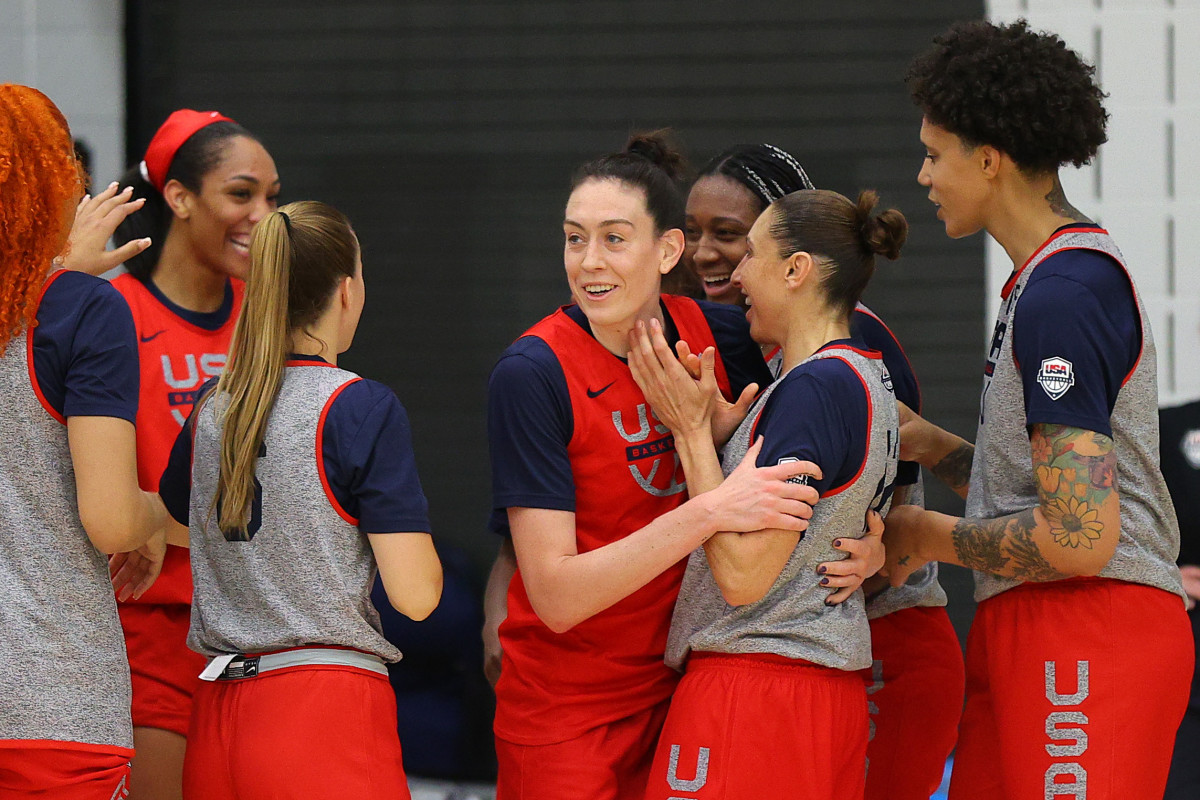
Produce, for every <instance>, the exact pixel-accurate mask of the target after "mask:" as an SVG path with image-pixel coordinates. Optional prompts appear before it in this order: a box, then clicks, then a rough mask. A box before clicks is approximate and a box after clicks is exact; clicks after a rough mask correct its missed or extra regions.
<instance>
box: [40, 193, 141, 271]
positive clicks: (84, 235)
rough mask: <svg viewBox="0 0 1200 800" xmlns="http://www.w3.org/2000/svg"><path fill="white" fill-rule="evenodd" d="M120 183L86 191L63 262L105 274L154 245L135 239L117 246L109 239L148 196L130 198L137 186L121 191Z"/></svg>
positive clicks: (61, 258)
mask: <svg viewBox="0 0 1200 800" xmlns="http://www.w3.org/2000/svg"><path fill="white" fill-rule="evenodd" d="M118 186H119V184H117V183H115V182H114V183H111V184H109V186H108V188H107V189H105V190H104V191H103V192H101V193H100V194H98V195H96V196H95V197H90V196H88V195H84V197H83V199H82V200H80V201H79V205H78V206H77V207H76V208H75V224H74V225H72V226H71V235H70V237H69V238H68V239H67V246H66V248H65V249H64V250H63V252H62V254H61V255H60V256H59V257H58V258H57V259H56V260H57V261H58V262H59V263H61V264H62V266H64V267H66V268H67V269H70V270H75V271H76V272H86V273H87V274H89V275H103V274H104V273H105V272H108V271H109V270H111V269H115V268H116V267H119V266H120V265H122V264H124V263H125V262H126V261H128V260H129V259H131V258H133V257H134V256H136V255H137V254H138V253H140V252H142V251H143V250H145V249H146V248H147V247H149V246H150V240H149V239H134V240H133V241H132V242H127V243H126V244H123V245H121V246H120V247H118V248H116V249H115V250H109V249H108V241H109V239H111V238H112V235H113V233H115V232H116V230H117V228H118V227H119V226H120V224H121V223H122V222H124V221H125V218H126V217H128V216H129V215H130V214H132V213H134V212H135V211H137V210H138V209H140V208H141V207H142V206H143V205H144V204H145V200H143V199H142V198H138V199H136V200H130V199H129V198H130V197H132V196H133V188H132V187H127V188H126V189H124V190H123V191H121V192H118V191H117V187H118Z"/></svg>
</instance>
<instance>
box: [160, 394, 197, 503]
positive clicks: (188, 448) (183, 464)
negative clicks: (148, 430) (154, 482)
mask: <svg viewBox="0 0 1200 800" xmlns="http://www.w3.org/2000/svg"><path fill="white" fill-rule="evenodd" d="M158 496H159V497H161V498H162V501H163V505H165V506H166V507H167V513H168V514H170V515H171V517H172V518H173V519H174V520H175V521H176V522H178V523H179V524H180V525H187V524H188V517H189V516H190V509H191V502H192V418H191V416H189V417H188V418H187V422H186V423H184V426H183V427H182V428H180V429H179V435H178V436H176V437H175V444H173V445H171V454H170V455H169V456H168V457H167V466H166V468H165V469H163V474H162V477H161V478H160V479H159V481H158Z"/></svg>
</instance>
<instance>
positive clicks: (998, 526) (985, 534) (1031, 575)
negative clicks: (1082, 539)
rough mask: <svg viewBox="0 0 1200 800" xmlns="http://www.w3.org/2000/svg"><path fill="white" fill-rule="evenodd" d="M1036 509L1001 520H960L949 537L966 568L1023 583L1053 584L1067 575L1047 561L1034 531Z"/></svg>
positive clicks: (1001, 518)
mask: <svg viewBox="0 0 1200 800" xmlns="http://www.w3.org/2000/svg"><path fill="white" fill-rule="evenodd" d="M1036 527H1037V518H1036V517H1035V516H1034V514H1033V509H1032V508H1031V509H1028V510H1026V511H1021V512H1019V513H1017V514H1012V515H1010V516H1007V517H1000V518H998V519H983V520H980V519H970V518H965V519H961V520H959V522H958V524H957V525H955V526H954V530H953V531H952V532H951V534H950V536H951V538H952V539H953V541H954V552H955V553H956V554H957V555H958V559H959V562H960V563H962V565H963V566H964V567H970V568H971V569H977V570H979V571H981V572H988V573H991V574H993V575H1003V576H1005V577H1009V578H1016V579H1017V580H1022V581H1054V580H1058V579H1060V578H1065V577H1066V575H1065V574H1063V573H1061V572H1059V571H1058V570H1056V569H1055V568H1054V567H1052V566H1051V565H1050V563H1049V562H1048V561H1046V557H1045V556H1043V555H1042V551H1041V550H1039V549H1038V546H1037V543H1036V542H1034V541H1033V529H1034V528H1036Z"/></svg>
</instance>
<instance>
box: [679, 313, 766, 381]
mask: <svg viewBox="0 0 1200 800" xmlns="http://www.w3.org/2000/svg"><path fill="white" fill-rule="evenodd" d="M697 303H698V304H699V306H700V310H701V311H703V312H704V319H705V320H706V321H707V322H708V327H709V330H711V331H712V334H713V339H714V340H715V341H716V343H717V352H718V353H720V354H721V361H723V362H724V363H725V374H726V375H727V376H728V377H729V388H730V391H731V392H732V398H731V399H733V400H736V399H737V398H738V395H740V394H741V393H742V390H743V389H745V388H746V387H747V386H749V385H750V384H752V383H757V384H758V388H759V390H762V389H766V388H767V387H768V386H770V385H771V382H772V380H774V379H773V378H772V377H771V371H770V370H769V369H767V362H766V361H765V360H764V359H763V354H762V348H761V347H759V345H758V342H756V341H754V340H753V339H751V338H750V323H748V322H746V312H745V311H743V310H742V309H741V308H740V307H739V306H734V305H725V304H722V303H711V302H707V301H703V300H699V301H697Z"/></svg>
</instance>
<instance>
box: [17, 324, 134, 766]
mask: <svg viewBox="0 0 1200 800" xmlns="http://www.w3.org/2000/svg"><path fill="white" fill-rule="evenodd" d="M30 335H32V334H31V333H30V332H28V331H26V332H25V333H24V334H22V335H20V336H18V337H16V338H14V339H13V340H12V341H10V342H9V343H8V349H7V350H6V351H5V353H4V357H3V358H0V420H4V422H3V424H0V553H3V556H0V739H50V740H54V741H67V742H82V743H86V744H98V745H112V746H116V747H124V748H129V747H133V729H132V727H131V723H130V719H129V704H130V690H129V662H128V660H127V659H126V657H125V639H124V636H123V635H122V633H121V624H120V622H119V620H118V619H117V604H116V600H115V599H114V597H113V590H112V584H111V583H110V582H109V577H108V560H107V559H106V558H105V557H104V555H103V554H101V553H100V551H99V550H97V549H96V548H95V547H94V546H92V543H91V540H90V539H88V537H87V533H85V532H84V530H83V525H82V523H80V521H79V511H78V507H77V504H76V495H75V471H74V469H72V467H71V451H70V449H69V448H68V446H67V428H66V425H65V424H64V423H63V422H61V421H59V419H58V418H57V417H56V416H51V412H50V411H49V409H48V407H46V406H43V405H42V403H41V402H40V401H39V398H38V396H37V394H35V392H34V386H33V380H34V377H33V365H32V364H31V363H30V362H29V351H28V346H29V342H28V337H29V336H30Z"/></svg>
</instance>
